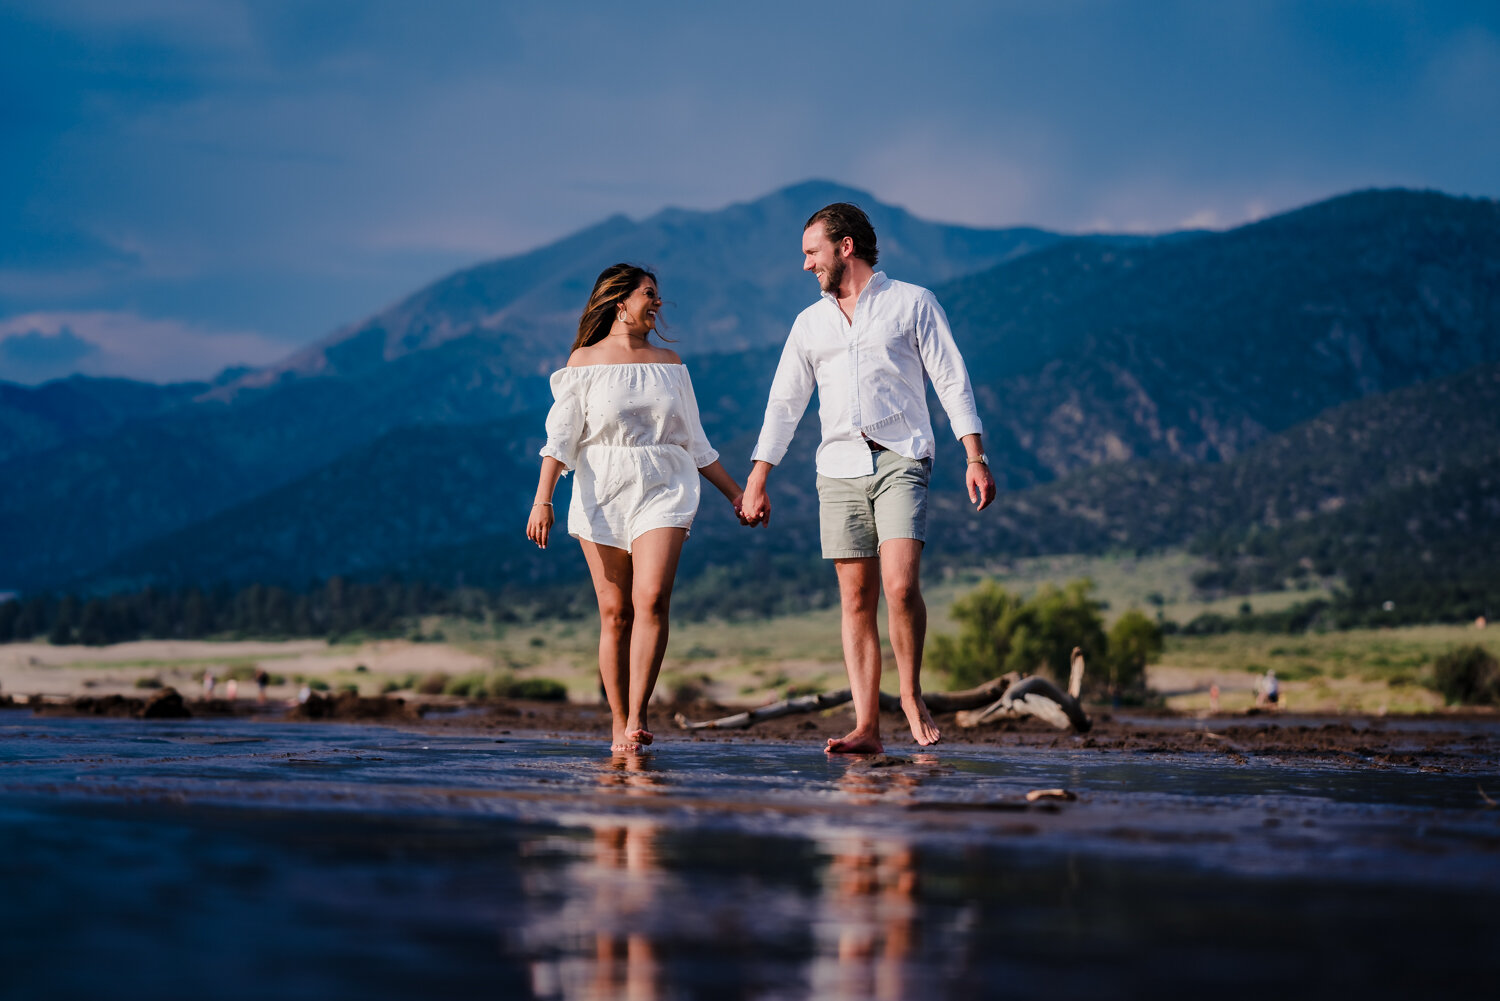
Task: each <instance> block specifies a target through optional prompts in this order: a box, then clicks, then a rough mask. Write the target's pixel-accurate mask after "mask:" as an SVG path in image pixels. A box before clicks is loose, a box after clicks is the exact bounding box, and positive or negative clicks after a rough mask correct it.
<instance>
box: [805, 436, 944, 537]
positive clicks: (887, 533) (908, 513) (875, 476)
mask: <svg viewBox="0 0 1500 1001" xmlns="http://www.w3.org/2000/svg"><path fill="white" fill-rule="evenodd" d="M872 458H873V459H874V460H875V471H874V472H873V473H872V474H871V475H869V476H856V477H854V478H852V479H834V478H833V477H831V476H824V475H823V474H822V473H819V474H818V522H819V528H820V529H821V531H822V536H823V558H824V559H825V560H851V559H861V558H864V557H868V556H878V555H880V544H881V543H882V542H884V541H886V540H887V539H916V540H917V541H918V542H925V541H926V540H927V481H928V479H929V478H931V476H932V460H931V459H908V458H907V457H906V456H904V455H899V454H897V453H896V452H892V451H889V450H887V451H884V452H876V453H874V455H873V456H872Z"/></svg>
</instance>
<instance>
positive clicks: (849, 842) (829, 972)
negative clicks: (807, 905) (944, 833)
mask: <svg viewBox="0 0 1500 1001" xmlns="http://www.w3.org/2000/svg"><path fill="white" fill-rule="evenodd" d="M829 847H830V849H831V853H832V859H831V860H830V862H829V866H828V870H827V872H826V874H825V876H824V878H823V897H822V908H821V913H820V914H819V915H818V918H817V920H816V921H815V922H814V929H815V933H816V935H817V939H818V942H817V955H816V956H815V958H814V960H813V965H812V969H811V970H810V971H809V975H808V980H809V982H810V986H811V988H812V996H813V997H819V998H831V999H844V998H849V999H854V998H859V999H871V998H873V999H875V1001H886V999H892V1001H894V999H898V998H904V997H912V996H914V995H913V994H912V993H911V992H910V991H909V990H908V987H909V986H910V985H908V983H907V981H906V976H905V974H906V970H907V964H908V962H909V961H910V958H911V954H912V951H913V949H914V947H915V946H916V942H915V941H914V940H915V937H916V936H915V926H916V917H917V903H916V890H917V864H916V863H917V859H916V853H915V852H913V851H912V849H911V847H910V846H908V845H905V844H900V843H895V842H885V841H875V840H868V839H864V838H852V837H851V838H838V839H835V841H834V842H833V843H832V844H831V845H830V846H829Z"/></svg>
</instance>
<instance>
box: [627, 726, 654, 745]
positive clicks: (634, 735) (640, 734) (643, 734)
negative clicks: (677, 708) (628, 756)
mask: <svg viewBox="0 0 1500 1001" xmlns="http://www.w3.org/2000/svg"><path fill="white" fill-rule="evenodd" d="M625 739H626V740H633V741H635V742H636V743H637V744H649V743H651V742H652V741H654V740H655V739H656V735H655V734H653V733H652V732H651V731H650V730H647V729H646V728H645V727H637V728H636V729H634V730H627V731H625Z"/></svg>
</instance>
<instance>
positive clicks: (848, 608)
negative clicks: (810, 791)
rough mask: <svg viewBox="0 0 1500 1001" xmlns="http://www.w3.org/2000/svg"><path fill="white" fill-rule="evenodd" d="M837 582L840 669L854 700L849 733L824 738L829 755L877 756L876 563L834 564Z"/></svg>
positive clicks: (867, 560) (869, 559) (880, 747)
mask: <svg viewBox="0 0 1500 1001" xmlns="http://www.w3.org/2000/svg"><path fill="white" fill-rule="evenodd" d="M833 565H834V569H835V570H836V571H837V573H838V577H839V602H840V606H841V611H842V614H841V616H840V620H841V621H840V624H841V628H842V633H843V638H844V668H845V670H847V671H848V672H849V690H850V691H851V692H852V693H853V695H854V729H853V730H851V731H849V733H848V734H847V735H845V736H843V737H832V738H829V741H828V746H827V748H825V750H827V751H828V752H829V753H831V754H879V753H880V752H881V751H883V750H885V745H884V744H882V743H881V742H880V632H879V629H878V628H877V626H876V620H875V613H876V610H877V609H878V607H879V605H880V560H879V559H877V558H875V557H873V556H871V557H866V558H864V559H853V560H834V561H833Z"/></svg>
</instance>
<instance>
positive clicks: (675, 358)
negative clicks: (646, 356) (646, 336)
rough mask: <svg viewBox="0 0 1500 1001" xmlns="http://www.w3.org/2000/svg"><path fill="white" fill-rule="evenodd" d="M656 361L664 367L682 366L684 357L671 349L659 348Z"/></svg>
mask: <svg viewBox="0 0 1500 1001" xmlns="http://www.w3.org/2000/svg"><path fill="white" fill-rule="evenodd" d="M656 360H657V361H658V362H660V363H662V364H663V365H681V364H682V356H681V355H679V354H678V353H677V352H676V351H673V350H672V349H671V348H657V349H656Z"/></svg>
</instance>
